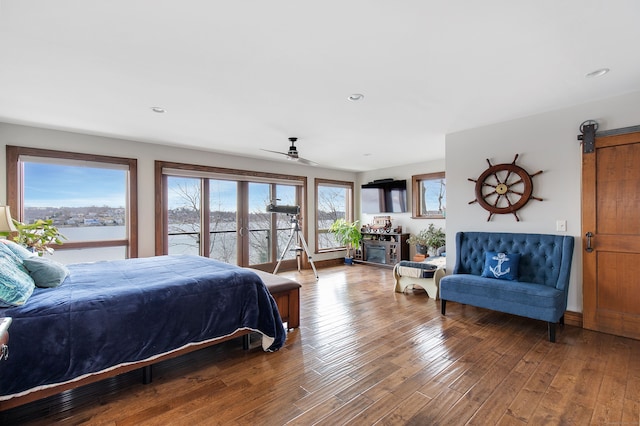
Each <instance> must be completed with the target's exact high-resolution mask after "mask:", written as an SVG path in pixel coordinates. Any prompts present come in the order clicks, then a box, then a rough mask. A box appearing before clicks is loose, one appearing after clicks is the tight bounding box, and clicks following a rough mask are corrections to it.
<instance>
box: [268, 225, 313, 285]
mask: <svg viewBox="0 0 640 426" xmlns="http://www.w3.org/2000/svg"><path fill="white" fill-rule="evenodd" d="M290 222H291V235H290V236H289V241H287V246H286V247H285V248H284V250H283V251H282V255H280V259H278V263H277V264H276V268H275V269H274V270H273V273H274V274H277V273H278V268H279V267H280V263H282V259H284V256H285V255H286V254H287V251H289V247H290V246H291V243H292V242H293V239H294V238H295V241H296V245H295V246H294V248H293V249H292V250H295V252H296V260H297V261H298V272H300V256H301V255H302V252H303V251H304V252H305V254H306V255H307V259H308V260H309V263H310V264H311V268H312V269H313V274H314V275H315V276H316V280H317V279H319V278H320V277H318V271H316V265H315V264H314V263H313V259H311V255H310V254H309V247H307V242H306V241H305V240H304V235H302V231H301V230H300V223H299V221H298V218H297V217H296V216H292V217H291V220H290ZM300 244H302V246H300Z"/></svg>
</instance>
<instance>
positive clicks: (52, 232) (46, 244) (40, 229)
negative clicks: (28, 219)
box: [13, 219, 67, 256]
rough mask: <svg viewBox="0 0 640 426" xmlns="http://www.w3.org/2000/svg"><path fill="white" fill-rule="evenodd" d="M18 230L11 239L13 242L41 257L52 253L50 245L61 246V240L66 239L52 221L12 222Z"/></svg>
mask: <svg viewBox="0 0 640 426" xmlns="http://www.w3.org/2000/svg"><path fill="white" fill-rule="evenodd" d="M13 224H14V226H15V227H16V229H17V230H18V235H17V236H15V237H13V241H15V242H16V243H18V244H20V245H23V246H25V247H26V248H27V249H29V250H31V251H33V252H34V253H36V254H38V256H42V255H43V254H44V253H53V248H51V247H50V244H58V245H60V244H62V240H63V239H65V240H66V239H67V238H66V237H65V236H64V235H62V234H61V233H60V231H59V230H58V228H57V227H56V226H54V225H53V220H52V219H38V220H36V221H35V222H33V223H28V224H26V223H22V222H19V221H17V220H14V221H13Z"/></svg>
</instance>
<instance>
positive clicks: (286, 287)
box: [251, 269, 302, 329]
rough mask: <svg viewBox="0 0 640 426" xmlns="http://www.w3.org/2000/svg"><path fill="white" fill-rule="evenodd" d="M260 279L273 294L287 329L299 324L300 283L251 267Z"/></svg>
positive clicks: (296, 326)
mask: <svg viewBox="0 0 640 426" xmlns="http://www.w3.org/2000/svg"><path fill="white" fill-rule="evenodd" d="M251 270H252V271H254V272H255V273H256V274H258V276H259V277H260V278H261V279H262V281H263V282H264V284H265V285H266V286H267V289H268V290H269V293H271V295H272V296H273V298H274V299H275V301H276V305H278V311H280V318H282V322H286V323H287V329H292V328H298V327H299V326H300V287H302V286H301V285H300V283H298V282H297V281H294V280H291V279H289V278H285V277H281V276H279V275H274V274H270V273H268V272H264V271H260V270H258V269H251Z"/></svg>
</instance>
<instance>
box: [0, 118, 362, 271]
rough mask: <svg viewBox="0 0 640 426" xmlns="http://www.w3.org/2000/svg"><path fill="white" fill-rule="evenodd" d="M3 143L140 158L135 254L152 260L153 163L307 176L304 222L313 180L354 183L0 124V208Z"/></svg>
mask: <svg viewBox="0 0 640 426" xmlns="http://www.w3.org/2000/svg"><path fill="white" fill-rule="evenodd" d="M6 145H16V146H25V147H33V148H45V149H54V150H58V151H71V152H81V153H89V154H100V155H113V156H120V157H127V158H136V159H137V160H138V224H139V240H138V241H139V249H138V251H139V253H138V254H139V256H140V257H146V256H153V255H154V254H155V249H154V247H155V246H154V244H155V243H154V233H155V228H154V226H155V224H154V191H155V189H154V161H155V160H164V161H175V162H179V163H187V164H199V165H207V166H217V167H227V168H234V169H242V170H255V171H261V172H269V173H280V174H291V175H298V176H307V186H308V187H307V195H308V196H307V202H308V207H309V208H308V215H309V217H308V218H306V219H307V220H306V222H307V223H308V224H313V223H314V221H315V214H314V211H313V207H312V206H314V205H315V200H314V196H315V194H314V178H316V177H320V178H325V179H338V180H344V181H352V182H355V179H356V174H355V173H351V172H344V171H337V170H330V169H323V168H320V167H309V166H301V165H296V164H291V163H290V162H278V161H265V160H256V159H251V158H245V157H236V156H231V155H223V154H216V153H213V152H207V151H201V150H192V149H184V148H176V147H169V146H163V145H155V144H149V143H142V142H135V141H130V140H123V139H113V138H107V137H101V136H90V135H86V134H81V133H71V132H62V131H56V130H47V129H40V128H35V127H28V126H18V125H13V124H7V123H0V205H4V204H6V199H7V194H6V187H7V183H6V175H7V173H6ZM308 231H309V234H308V239H307V243H308V245H309V247H310V250H313V247H315V238H314V233H313V227H312V225H308ZM342 255H343V253H342V252H337V253H328V254H314V255H313V258H314V260H323V259H330V258H336V257H340V256H342Z"/></svg>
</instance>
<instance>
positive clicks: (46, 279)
mask: <svg viewBox="0 0 640 426" xmlns="http://www.w3.org/2000/svg"><path fill="white" fill-rule="evenodd" d="M22 263H23V264H24V266H25V268H27V271H29V275H31V278H33V281H34V282H35V284H36V286H37V287H44V288H49V287H58V286H59V285H60V284H62V282H63V281H64V279H65V278H67V276H68V275H69V269H67V267H66V266H64V265H63V264H62V263H59V262H56V261H55V260H51V259H47V258H46V257H39V256H34V257H30V258H28V259H25V260H23V261H22Z"/></svg>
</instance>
